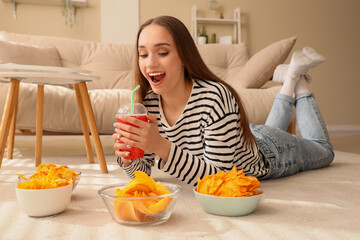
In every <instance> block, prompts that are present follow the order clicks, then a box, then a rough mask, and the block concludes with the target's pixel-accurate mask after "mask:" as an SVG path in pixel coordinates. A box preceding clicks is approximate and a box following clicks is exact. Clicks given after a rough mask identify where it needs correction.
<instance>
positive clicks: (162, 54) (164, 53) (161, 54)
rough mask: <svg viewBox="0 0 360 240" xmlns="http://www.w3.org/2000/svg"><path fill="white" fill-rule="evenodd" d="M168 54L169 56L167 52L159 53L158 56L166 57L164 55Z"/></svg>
mask: <svg viewBox="0 0 360 240" xmlns="http://www.w3.org/2000/svg"><path fill="white" fill-rule="evenodd" d="M168 54H169V53H168V52H160V53H159V55H160V56H166V55H168Z"/></svg>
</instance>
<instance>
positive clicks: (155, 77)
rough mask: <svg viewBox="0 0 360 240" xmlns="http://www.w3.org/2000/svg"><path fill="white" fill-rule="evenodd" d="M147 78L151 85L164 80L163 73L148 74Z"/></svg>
mask: <svg viewBox="0 0 360 240" xmlns="http://www.w3.org/2000/svg"><path fill="white" fill-rule="evenodd" d="M149 77H150V79H151V81H152V82H153V83H159V82H161V80H163V79H164V77H165V73H164V72H156V73H149Z"/></svg>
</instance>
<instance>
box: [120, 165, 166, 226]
mask: <svg viewBox="0 0 360 240" xmlns="http://www.w3.org/2000/svg"><path fill="white" fill-rule="evenodd" d="M134 175H135V178H133V179H132V180H131V181H129V182H128V183H127V184H126V186H125V187H124V189H119V188H117V189H116V192H115V196H117V197H139V199H120V198H118V199H115V202H114V208H115V213H116V216H117V218H119V219H121V220H130V221H138V222H141V221H149V220H151V219H153V217H152V216H147V214H150V215H151V214H156V213H158V212H161V211H163V210H165V209H166V208H167V206H168V205H169V204H170V202H171V201H172V197H160V198H149V199H145V198H142V197H155V196H160V195H165V194H170V193H171V192H170V191H169V190H168V189H167V188H166V186H165V185H163V184H161V183H159V182H155V181H154V179H152V178H151V177H149V176H148V175H147V174H146V173H144V172H141V171H136V172H135V173H134Z"/></svg>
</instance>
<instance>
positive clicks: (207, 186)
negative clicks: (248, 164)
mask: <svg viewBox="0 0 360 240" xmlns="http://www.w3.org/2000/svg"><path fill="white" fill-rule="evenodd" d="M260 187H261V185H260V182H259V180H258V179H257V178H256V177H252V176H245V174H244V172H243V170H240V171H238V170H237V169H236V166H234V167H233V168H232V169H231V171H230V172H227V173H225V172H218V173H216V174H211V175H207V176H205V177H204V178H203V179H199V178H198V184H197V187H196V191H197V192H199V193H202V194H207V195H212V196H218V197H247V196H254V195H258V194H260V193H262V191H260V190H258V189H259V188H260Z"/></svg>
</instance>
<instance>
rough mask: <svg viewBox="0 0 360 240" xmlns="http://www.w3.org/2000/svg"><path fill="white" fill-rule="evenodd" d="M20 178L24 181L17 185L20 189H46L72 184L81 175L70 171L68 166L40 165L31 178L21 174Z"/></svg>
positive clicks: (72, 170)
mask: <svg viewBox="0 0 360 240" xmlns="http://www.w3.org/2000/svg"><path fill="white" fill-rule="evenodd" d="M18 176H19V177H20V178H21V179H23V182H21V183H18V184H17V187H18V188H21V189H45V188H56V187H62V186H66V185H69V184H72V183H73V182H74V181H75V179H76V178H77V177H78V176H79V175H78V173H76V172H75V170H74V169H71V170H70V169H69V168H68V166H67V165H60V166H56V165H54V164H40V165H39V166H38V167H37V169H36V173H35V174H33V175H31V176H30V177H29V178H26V177H24V176H23V175H21V174H18Z"/></svg>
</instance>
